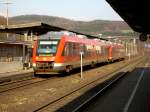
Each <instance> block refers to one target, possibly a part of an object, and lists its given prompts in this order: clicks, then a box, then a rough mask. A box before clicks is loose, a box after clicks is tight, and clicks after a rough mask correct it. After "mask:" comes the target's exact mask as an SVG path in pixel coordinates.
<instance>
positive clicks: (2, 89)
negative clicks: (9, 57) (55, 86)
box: [0, 61, 117, 93]
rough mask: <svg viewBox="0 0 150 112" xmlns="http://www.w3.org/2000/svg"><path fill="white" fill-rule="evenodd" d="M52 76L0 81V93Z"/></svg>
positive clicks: (87, 68)
mask: <svg viewBox="0 0 150 112" xmlns="http://www.w3.org/2000/svg"><path fill="white" fill-rule="evenodd" d="M115 62H117V61H114V63H115ZM106 64H107V63H103V64H102V65H100V66H104V65H106ZM100 66H99V67H100ZM90 69H91V67H85V69H84V71H87V70H90ZM79 72H80V70H77V71H73V73H72V74H76V73H79ZM53 78H54V77H50V78H39V77H29V78H25V79H22V80H16V81H10V82H5V83H1V84H0V93H4V92H7V91H10V90H14V89H18V88H21V87H25V86H29V85H32V84H36V83H40V82H44V81H48V80H52V79H53ZM55 78H56V77H55Z"/></svg>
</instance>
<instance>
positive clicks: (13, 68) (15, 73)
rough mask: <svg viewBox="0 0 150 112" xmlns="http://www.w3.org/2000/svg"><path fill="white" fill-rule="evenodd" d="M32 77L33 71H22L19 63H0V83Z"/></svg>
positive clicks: (21, 65)
mask: <svg viewBox="0 0 150 112" xmlns="http://www.w3.org/2000/svg"><path fill="white" fill-rule="evenodd" d="M31 76H33V69H32V68H29V69H23V64H22V63H21V62H0V83H2V82H6V81H10V80H17V79H19V78H24V77H31Z"/></svg>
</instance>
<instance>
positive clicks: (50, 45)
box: [37, 40, 59, 56]
mask: <svg viewBox="0 0 150 112" xmlns="http://www.w3.org/2000/svg"><path fill="white" fill-rule="evenodd" d="M58 42H59V41H58V40H39V41H38V47H37V55H38V56H53V55H55V54H56V51H57V46H58Z"/></svg>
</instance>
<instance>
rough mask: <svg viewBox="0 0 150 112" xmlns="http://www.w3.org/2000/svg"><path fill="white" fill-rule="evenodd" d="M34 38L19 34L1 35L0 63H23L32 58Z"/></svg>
mask: <svg viewBox="0 0 150 112" xmlns="http://www.w3.org/2000/svg"><path fill="white" fill-rule="evenodd" d="M31 53H32V38H28V37H27V38H25V37H22V36H21V35H17V34H6V33H1V34H0V62H14V61H15V62H23V61H24V60H25V57H27V56H28V58H31V55H32V54H31Z"/></svg>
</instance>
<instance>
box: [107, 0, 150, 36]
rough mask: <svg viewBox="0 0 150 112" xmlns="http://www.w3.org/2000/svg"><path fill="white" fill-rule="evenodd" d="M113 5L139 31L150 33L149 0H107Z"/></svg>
mask: <svg viewBox="0 0 150 112" xmlns="http://www.w3.org/2000/svg"><path fill="white" fill-rule="evenodd" d="M106 1H107V2H108V3H109V4H110V5H111V7H112V8H113V9H114V10H115V11H116V12H117V13H118V14H119V15H120V16H121V17H122V18H123V19H124V20H125V21H126V22H127V23H128V25H129V26H130V27H131V28H132V29H133V30H135V31H136V32H139V33H145V34H150V28H149V27H150V16H149V1H148V0H106Z"/></svg>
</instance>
